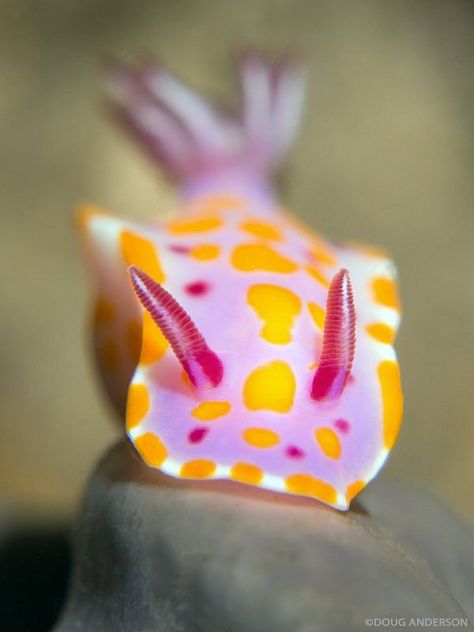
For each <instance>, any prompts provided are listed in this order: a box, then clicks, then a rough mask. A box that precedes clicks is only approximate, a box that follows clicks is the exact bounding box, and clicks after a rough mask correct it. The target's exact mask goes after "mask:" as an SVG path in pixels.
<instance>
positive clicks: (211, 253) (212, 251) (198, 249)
mask: <svg viewBox="0 0 474 632" xmlns="http://www.w3.org/2000/svg"><path fill="white" fill-rule="evenodd" d="M190 254H191V256H192V257H194V258H195V259H198V260H199V261H210V260H211V259H217V257H218V256H219V255H220V248H219V246H214V245H213V244H201V245H200V246H195V247H194V248H192V249H191V251H190Z"/></svg>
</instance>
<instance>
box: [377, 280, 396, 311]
mask: <svg viewBox="0 0 474 632" xmlns="http://www.w3.org/2000/svg"><path fill="white" fill-rule="evenodd" d="M372 289H373V292H374V297H375V300H376V302H377V303H379V304H380V305H385V307H393V309H397V310H399V309H400V300H399V298H398V291H397V285H396V283H395V281H393V280H392V279H387V278H385V277H378V278H377V279H374V280H373V281H372Z"/></svg>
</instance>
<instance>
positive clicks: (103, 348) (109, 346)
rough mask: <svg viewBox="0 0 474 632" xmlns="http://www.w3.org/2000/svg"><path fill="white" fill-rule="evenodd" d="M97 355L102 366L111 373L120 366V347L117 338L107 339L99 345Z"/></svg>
mask: <svg viewBox="0 0 474 632" xmlns="http://www.w3.org/2000/svg"><path fill="white" fill-rule="evenodd" d="M97 355H98V357H99V362H100V364H101V366H102V367H103V368H104V369H105V370H107V371H110V372H111V373H114V372H116V371H117V370H118V368H119V349H118V346H117V343H116V342H115V340H105V341H104V342H101V343H99V344H98V346H97Z"/></svg>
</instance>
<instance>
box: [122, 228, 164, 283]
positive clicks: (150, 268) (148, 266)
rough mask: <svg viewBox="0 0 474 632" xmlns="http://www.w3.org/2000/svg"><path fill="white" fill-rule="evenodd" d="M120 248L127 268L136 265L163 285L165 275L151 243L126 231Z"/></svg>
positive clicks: (123, 233)
mask: <svg viewBox="0 0 474 632" xmlns="http://www.w3.org/2000/svg"><path fill="white" fill-rule="evenodd" d="M120 248H121V252H122V256H123V258H124V260H125V263H126V264H127V266H131V265H135V266H137V268H140V269H141V270H143V271H144V272H146V273H147V274H149V275H150V276H151V277H152V278H153V279H154V280H155V281H157V282H158V283H163V281H164V280H165V274H164V272H163V268H162V267H161V263H160V260H159V258H158V254H157V251H156V247H155V245H154V244H153V243H152V242H151V241H149V240H148V239H145V238H144V237H140V235H136V234H135V233H132V232H130V231H128V230H125V231H123V232H122V233H121V235H120Z"/></svg>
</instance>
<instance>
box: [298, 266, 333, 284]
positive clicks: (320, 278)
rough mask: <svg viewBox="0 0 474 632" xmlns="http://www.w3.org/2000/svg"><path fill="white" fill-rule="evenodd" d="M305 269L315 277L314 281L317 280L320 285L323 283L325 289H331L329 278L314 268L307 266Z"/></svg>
mask: <svg viewBox="0 0 474 632" xmlns="http://www.w3.org/2000/svg"><path fill="white" fill-rule="evenodd" d="M304 269H305V270H306V272H308V273H309V274H310V275H311V276H312V277H313V279H316V281H317V282H318V283H321V285H323V286H324V287H329V281H328V279H327V277H326V276H325V275H324V274H323V273H322V272H320V271H319V270H318V269H317V268H315V267H314V266H305V268H304Z"/></svg>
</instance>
